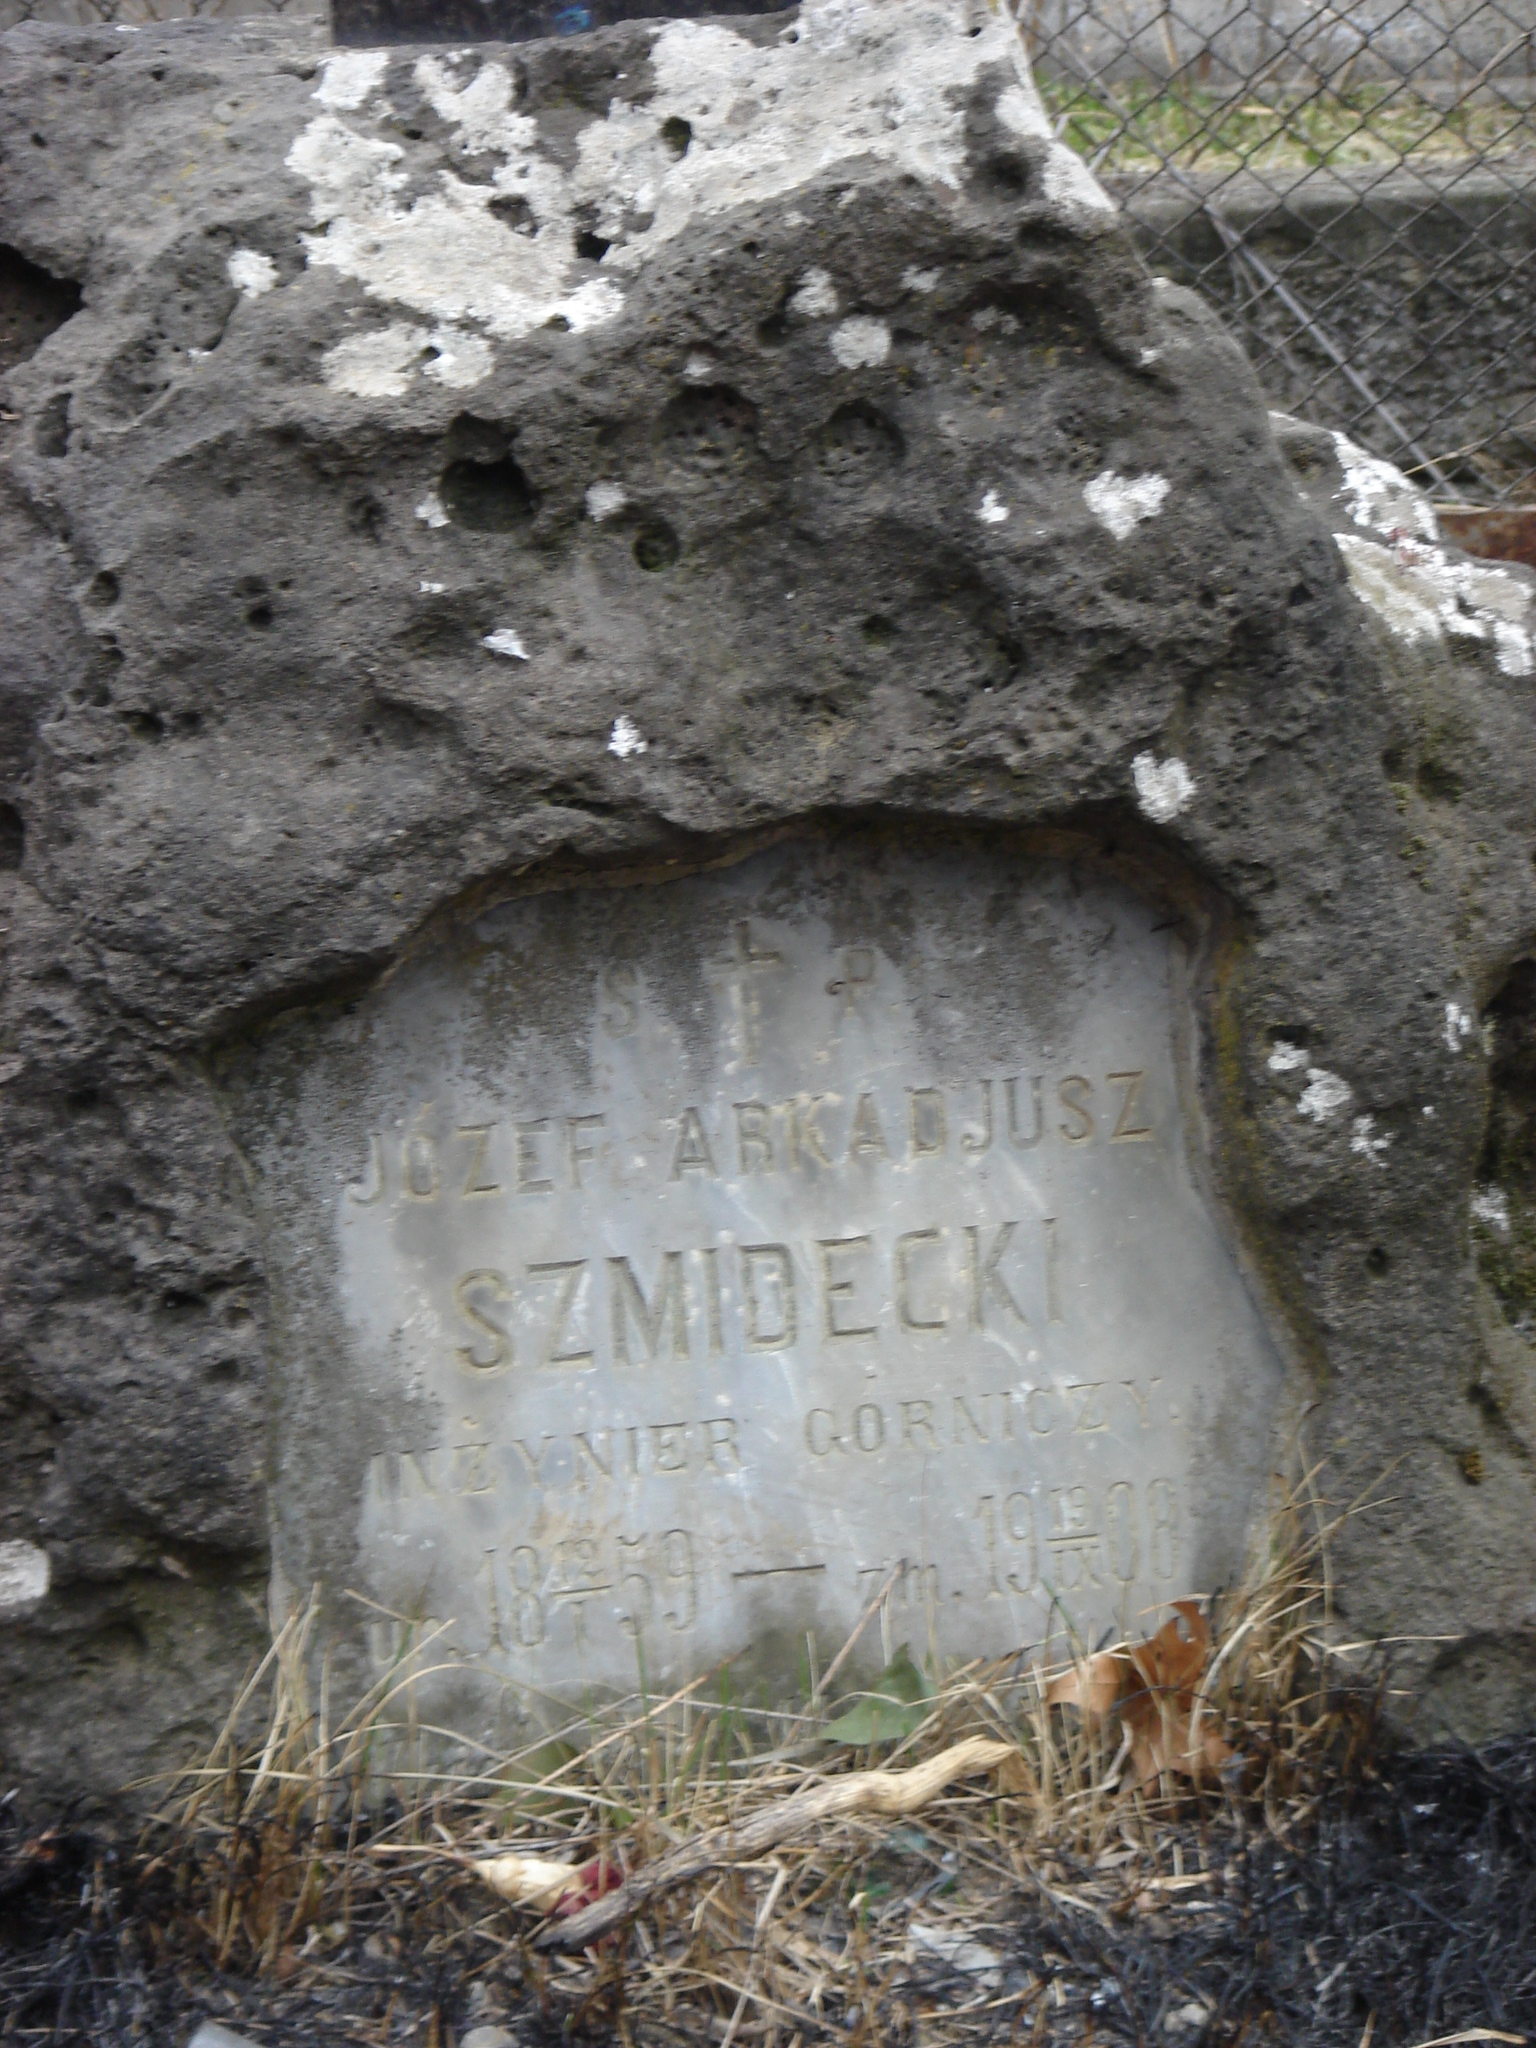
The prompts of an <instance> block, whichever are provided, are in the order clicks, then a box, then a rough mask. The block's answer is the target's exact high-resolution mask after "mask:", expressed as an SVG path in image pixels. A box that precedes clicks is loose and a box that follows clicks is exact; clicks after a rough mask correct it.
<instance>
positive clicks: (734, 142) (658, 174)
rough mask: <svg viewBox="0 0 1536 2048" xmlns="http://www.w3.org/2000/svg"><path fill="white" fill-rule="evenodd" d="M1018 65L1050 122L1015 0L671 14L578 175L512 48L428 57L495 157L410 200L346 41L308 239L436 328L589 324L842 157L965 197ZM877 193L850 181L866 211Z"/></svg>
mask: <svg viewBox="0 0 1536 2048" xmlns="http://www.w3.org/2000/svg"><path fill="white" fill-rule="evenodd" d="M999 66H1004V67H1006V68H1007V71H1008V73H1009V79H1008V83H1007V84H1006V85H1005V86H1004V88H1003V90H1002V95H1001V99H1000V101H999V110H1000V113H1001V116H1002V118H1003V119H1004V120H1005V121H1006V122H1007V124H1008V125H1009V126H1010V127H1013V128H1015V129H1018V130H1019V131H1020V132H1024V133H1028V134H1031V135H1034V136H1044V135H1048V133H1049V124H1048V122H1047V121H1046V118H1045V115H1044V112H1043V109H1042V107H1041V104H1040V100H1039V95H1038V93H1037V92H1036V90H1035V86H1034V81H1033V79H1032V78H1031V76H1030V73H1029V67H1028V64H1027V62H1026V61H1025V58H1024V54H1023V49H1022V45H1021V42H1020V39H1019V37H1018V35H1017V34H1016V32H1015V30H1014V28H1013V24H1012V22H1011V21H1010V20H1009V18H1008V16H1007V14H1006V12H1005V11H1004V10H1002V9H996V10H991V9H973V8H971V7H970V6H969V5H966V4H964V0H914V4H912V5H910V6H907V7H903V8H901V9H895V8H887V7H884V6H882V5H880V4H879V0H804V4H803V5H802V6H801V9H800V13H799V17H798V19H797V22H796V29H795V35H794V37H793V39H789V38H786V39H784V40H782V41H780V42H779V43H777V44H775V45H771V46H769V47H767V48H763V47H760V46H758V45H756V44H754V43H752V42H750V41H749V40H748V39H747V38H746V37H744V36H741V35H738V34H736V33H735V32H734V31H733V30H731V29H729V28H727V27H725V26H724V25H723V24H719V23H714V22H700V21H674V22H669V23H667V24H666V25H665V27H663V28H661V29H660V30H659V31H658V32H657V33H656V35H655V39H654V41H653V43H652V45H651V52H650V66H649V70H650V78H651V84H652V88H653V89H652V91H651V94H650V97H649V98H648V99H647V101H646V103H645V104H644V105H643V106H640V105H631V104H629V103H628V102H626V101H623V100H621V99H618V98H615V99H613V100H612V101H610V103H609V105H608V108H607V111H606V113H605V114H604V115H603V116H601V117H599V118H596V119H594V120H592V121H590V122H589V123H588V124H587V126H586V127H585V128H583V129H582V130H581V132H580V134H579V136H578V138H577V156H576V160H575V162H574V163H573V164H570V165H568V166H563V165H562V164H560V163H558V162H556V161H555V159H554V158H553V157H552V156H550V155H548V154H546V153H545V152H544V151H543V150H542V149H541V147H540V145H539V140H538V130H537V123H536V122H535V120H534V119H533V118H532V117H531V116H528V115H524V114H519V113H517V112H516V111H514V100H515V90H514V83H513V76H512V72H511V69H510V68H509V66H508V65H507V64H506V63H505V62H504V61H502V60H499V59H497V58H495V57H485V58H476V57H473V56H465V57H463V58H460V59H453V58H442V57H435V56H423V57H421V58H419V59H418V60H417V62H416V65H415V71H414V77H415V81H416V84H417V86H418V88H419V89H420V90H421V91H422V92H423V94H424V95H425V97H426V98H427V99H428V100H429V101H430V103H431V105H432V107H433V110H434V112H435V113H436V114H437V115H438V117H439V118H440V120H441V121H443V122H444V123H445V124H446V126H447V127H448V129H449V131H450V133H449V136H448V138H447V140H448V146H449V148H450V149H452V150H456V151H461V152H463V153H465V154H469V155H474V156H480V157H485V158H489V159H492V160H493V161H492V162H490V163H489V165H488V166H487V168H488V170H489V176H488V178H484V179H478V178H477V179H476V180H474V181H470V180H467V179H464V178H461V177H459V176H458V175H457V174H456V173H455V172H454V171H453V170H452V169H450V168H448V167H447V165H446V163H445V162H444V163H440V164H439V167H438V168H437V169H436V171H435V174H434V182H433V183H432V184H431V185H430V186H429V187H428V189H426V190H420V189H417V190H415V191H414V192H413V193H411V195H410V196H409V197H407V188H408V187H409V186H410V184H411V174H410V172H409V171H408V170H407V168H406V163H405V157H406V151H405V150H404V148H403V147H402V145H401V144H400V143H398V142H397V141H395V140H394V139H392V137H390V136H387V135H384V134H381V133H378V132H375V128H376V121H377V115H378V103H377V102H375V100H374V98H373V96H374V95H375V94H376V93H377V92H378V91H379V90H380V88H381V86H382V84H383V80H384V76H385V56H384V53H382V52H376V51H339V52H335V53H333V54H332V55H331V57H330V58H329V59H328V61H327V63H326V66H325V74H324V78H323V80H322V83H321V85H320V87H319V88H318V90H317V92H316V94H315V98H316V100H317V101H318V102H319V111H318V112H317V113H316V114H315V116H314V118H313V119H312V120H311V121H310V122H309V123H308V125H307V126H306V127H305V129H304V130H303V132H302V133H301V134H300V135H299V136H298V137H297V138H296V139H295V141H294V143H293V145H292V147H291V148H290V150H289V152H288V156H287V164H288V168H289V170H290V171H292V172H293V173H294V175H295V176H297V177H300V178H302V179H303V180H304V181H305V183H306V184H307V185H308V188H309V195H310V200H309V203H310V211H311V217H312V225H311V229H310V232H308V233H306V234H305V235H304V236H303V237H302V238H301V239H302V242H303V246H304V249H305V253H306V256H307V259H308V261H309V262H310V263H312V264H317V265H320V264H323V265H328V266H330V267H332V268H334V269H336V270H339V271H340V272H342V273H343V274H344V275H345V276H348V277H352V278H356V279H357V280H358V281H359V282H360V283H361V284H362V286H363V288H364V290H365V291H367V292H368V293H369V294H370V295H371V296H373V297H375V298H378V299H381V300H384V301H387V302H389V303H391V304H393V305H397V306H400V307H402V308H405V309H406V310H407V311H408V312H409V313H411V314H414V315H415V316H416V317H417V318H418V319H421V320H424V321H430V322H432V323H434V324H436V325H439V326H441V325H468V326H469V327H471V328H477V329H482V330H484V331H485V332H486V333H487V334H489V335H492V336H497V337H505V338H508V339H513V338H516V337H519V336H521V335H525V334H527V333H529V332H531V331H532V330H533V329H534V328H537V327H542V326H548V325H550V324H556V325H559V324H563V325H564V326H565V327H567V328H569V329H571V330H573V331H576V332H580V331H582V330H584V329H587V328H591V327H595V326H599V325H601V324H603V323H605V322H608V321H611V320H613V319H615V318H617V317H618V315H619V314H620V313H621V311H622V309H623V304H624V300H623V294H622V291H621V290H620V288H619V283H618V280H620V279H623V278H625V277H629V276H633V275H635V274H636V273H637V272H638V271H639V270H640V269H641V268H642V267H643V266H644V264H645V263H646V262H647V260H648V259H649V258H650V257H652V256H653V255H654V254H655V253H656V252H657V251H659V250H660V249H662V248H664V247H665V245H666V244H668V243H669V242H672V241H673V240H675V239H676V237H677V236H679V235H680V234H682V233H683V232H684V231H685V230H686V229H688V228H689V227H690V226H692V225H694V224H696V223H698V222H700V221H703V220H708V219H711V218H716V217H719V216H723V215H725V214H728V213H732V212H735V211H737V210H739V209H741V208H745V207H751V206H757V205H761V204H763V203H765V202H769V201H773V200H775V199H779V198H782V197H784V196H786V195H787V194H789V193H791V192H793V191H795V190H796V189H797V188H798V187H800V186H801V185H803V184H804V183H805V181H806V179H807V178H808V177H810V176H812V175H815V176H817V177H821V178H825V177H826V176H827V175H828V173H829V172H832V171H834V170H835V169H836V167H837V166H838V165H840V164H845V163H846V164H849V165H852V164H855V163H857V164H860V165H868V164H871V163H874V164H878V165H880V166H882V167H885V168H887V169H890V170H894V171H896V172H899V173H903V174H906V175H910V176H912V177H915V178H917V179H919V180H921V181H922V182H923V183H925V184H931V185H932V184H936V185H940V186H945V187H948V188H950V189H952V190H958V189H959V187H960V185H961V182H962V179H963V176H964V173H965V165H966V136H965V104H966V97H967V94H968V92H969V91H970V90H971V89H972V88H973V87H974V86H975V84H976V82H977V80H978V79H979V78H980V77H981V75H982V74H983V73H984V72H987V71H990V70H994V69H995V68H996V67H999ZM674 120H680V121H685V122H686V123H687V124H688V128H689V135H690V140H689V145H688V148H687V150H686V151H685V152H684V154H683V155H682V156H681V157H678V156H676V155H675V154H674V152H673V150H672V148H671V147H670V146H669V143H668V140H667V136H666V133H665V132H664V131H665V130H666V128H667V124H668V123H669V122H671V121H674ZM445 155H446V152H445ZM1062 155H1063V157H1065V158H1069V159H1070V152H1067V151H1063V152H1062ZM1071 163H1072V166H1073V168H1072V169H1071V170H1068V168H1067V167H1066V165H1065V164H1062V165H1060V166H1058V168H1057V171H1056V174H1055V175H1056V179H1057V184H1058V186H1059V189H1060V191H1061V192H1062V193H1063V195H1065V196H1064V199H1063V205H1064V207H1066V209H1067V211H1068V212H1069V213H1071V212H1072V211H1073V210H1074V209H1075V210H1076V211H1078V212H1080V211H1081V209H1082V206H1083V205H1084V204H1085V203H1090V202H1086V201H1085V187H1084V184H1083V181H1084V180H1087V182H1088V183H1089V184H1091V182H1092V181H1091V180H1088V175H1087V173H1086V171H1085V170H1084V169H1083V167H1082V165H1081V164H1078V163H1077V162H1076V160H1075V159H1071ZM858 190H859V188H858V186H857V185H853V186H850V187H849V192H848V195H847V196H848V197H849V199H850V202H851V201H853V200H855V199H856V198H857V194H858ZM509 200H516V201H518V202H520V210H521V211H522V213H523V216H524V217H523V218H522V219H521V220H519V221H516V222H515V223H514V222H509V221H507V220H504V219H502V218H501V217H500V216H499V214H498V213H497V212H496V211H493V209H494V208H496V207H497V206H498V204H499V203H500V204H501V206H502V211H503V212H505V211H507V210H508V209H507V208H506V206H505V204H504V202H506V201H509ZM1091 203H1093V204H1098V203H1101V202H1100V201H1093V202H1091ZM578 218H579V219H580V221H581V224H582V226H583V227H587V226H591V227H592V228H593V230H594V231H595V232H596V234H598V235H599V236H600V237H601V238H602V239H603V240H604V241H605V242H606V243H607V244H608V247H607V250H606V253H605V254H604V255H603V258H602V274H601V275H600V276H597V277H594V276H592V274H591V271H590V268H589V266H587V265H586V264H584V263H583V264H578V261H577V257H576V238H577V232H578V228H577V222H578ZM384 395H395V394H394V393H393V391H392V390H391V391H386V392H385V394H384Z"/></svg>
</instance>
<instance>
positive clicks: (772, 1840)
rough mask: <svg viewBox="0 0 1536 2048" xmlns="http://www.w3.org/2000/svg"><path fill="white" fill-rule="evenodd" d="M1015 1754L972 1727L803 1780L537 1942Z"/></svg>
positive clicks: (894, 1810) (617, 1917)
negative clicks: (947, 1739)
mask: <svg viewBox="0 0 1536 2048" xmlns="http://www.w3.org/2000/svg"><path fill="white" fill-rule="evenodd" d="M1018 1755H1019V1748H1018V1744H1017V1743H1013V1742H995V1741H993V1740H992V1739H991V1738H990V1737H988V1736H983V1735H973V1736H970V1737H968V1738H967V1740H966V1741H964V1742H957V1743H956V1744H955V1745H954V1747H953V1748H952V1749H946V1750H944V1751H942V1752H941V1753H940V1754H939V1755H938V1756H935V1757H930V1758H929V1759H928V1760H927V1762H926V1763H921V1764H914V1765H913V1766H912V1768H911V1769H910V1770H907V1771H854V1772H852V1773H850V1774H849V1775H848V1776H847V1777H843V1778H836V1779H834V1780H833V1781H832V1782H831V1783H830V1784H821V1785H811V1786H808V1787H807V1788H806V1790H805V1791H803V1792H796V1793H793V1794H791V1796H790V1797H789V1798H788V1799H782V1800H779V1801H778V1802H777V1803H776V1804H775V1805H773V1806H770V1807H769V1808H767V1810H766V1811H765V1812H762V1813H758V1814H754V1815H753V1817H752V1819H751V1820H749V1821H746V1822H745V1823H744V1824H743V1825H742V1826H741V1827H739V1828H733V1827H729V1826H727V1827H720V1828H713V1829H711V1830H710V1832H709V1833H708V1834H707V1835H705V1836H703V1837H702V1838H701V1839H700V1840H699V1841H697V1842H687V1843H685V1844H684V1845H683V1847H682V1848H681V1849H674V1850H673V1852H672V1854H671V1855H670V1856H663V1857H662V1858H661V1859H660V1860H659V1861H658V1862H656V1863H653V1864H651V1865H650V1866H649V1867H648V1868H647V1869H644V1870H639V1871H636V1873H635V1874H634V1876H633V1877H631V1878H629V1879H628V1880H627V1881H626V1882H625V1883H624V1884H622V1885H620V1886H619V1888H618V1890H617V1891H613V1892H610V1893H609V1894H608V1895H607V1897H606V1898H602V1899H597V1900H595V1901H594V1902H593V1904H592V1905H590V1906H587V1907H585V1908H584V1909H583V1910H582V1911H581V1912H580V1913H575V1914H573V1915H572V1916H571V1918H570V1919H569V1920H563V1921H561V1922H560V1923H559V1924H558V1925H557V1926H553V1927H546V1928H545V1930H544V1932H543V1933H542V1934H541V1935H540V1936H539V1938H538V1942H537V1944H536V1946H538V1947H539V1948H586V1947H587V1946H588V1945H589V1944H590V1943H591V1942H594V1941H596V1940H597V1938H598V1937H599V1935H603V1934H606V1933H607V1932H608V1930H609V1929H610V1928H612V1927H617V1926H619V1925H620V1924H621V1923H622V1922H623V1921H625V1920H629V1919H632V1918H633V1917H634V1915H635V1914H636V1913H638V1912H639V1911H640V1909H641V1908H642V1907H643V1906H644V1905H645V1904H646V1903H647V1902H648V1901H649V1900H651V1899H653V1898H655V1897H656V1896H657V1895H658V1894H659V1893H661V1892H664V1891H670V1890H671V1889H672V1888H673V1887H674V1886H675V1885H679V1884H684V1883H686V1882H687V1881H688V1880H689V1879H690V1878H695V1877H702V1876H703V1875H704V1874H705V1872H706V1871H710V1870H715V1869H718V1868H719V1867H720V1866H721V1865H722V1864H732V1863H747V1862H753V1861H755V1860H756V1859H757V1858H758V1857H760V1856H765V1855H766V1854H767V1853H768V1851H769V1850H770V1849H776V1848H778V1847H779V1846H780V1844H781V1843H784V1842H787V1841H790V1840H792V1839H793V1837H795V1836H796V1835H800V1834H803V1833H805V1832H806V1831H807V1830H809V1829H811V1828H814V1827H819V1826H821V1825H822V1824H823V1823H825V1822H828V1821H834V1820H846V1819H848V1818H849V1817H850V1816H852V1815H854V1814H860V1813H872V1814H879V1815H881V1816H882V1817H883V1818H886V1819H900V1818H901V1817H902V1816H904V1815H906V1814H910V1813H916V1812H917V1811H918V1810H919V1808H921V1807H923V1806H926V1805H927V1804H928V1802H929V1800H931V1799H934V1798H937V1796H938V1795H939V1793H940V1792H943V1791H945V1790H947V1788H948V1787H949V1786H951V1785H953V1784H954V1783H955V1781H956V1780H957V1779H959V1778H967V1777H971V1776H973V1775H974V1774H975V1773H977V1772H979V1771H992V1770H996V1769H997V1767H998V1765H999V1764H1003V1763H1007V1762H1008V1761H1010V1760H1011V1759H1013V1758H1015V1757H1017V1756H1018Z"/></svg>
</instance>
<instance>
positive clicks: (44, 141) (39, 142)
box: [32, 128, 48, 149]
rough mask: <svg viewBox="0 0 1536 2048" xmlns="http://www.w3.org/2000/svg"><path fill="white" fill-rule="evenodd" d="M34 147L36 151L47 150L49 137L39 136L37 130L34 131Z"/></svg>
mask: <svg viewBox="0 0 1536 2048" xmlns="http://www.w3.org/2000/svg"><path fill="white" fill-rule="evenodd" d="M32 146H33V148H34V149H46V148H47V147H48V138H47V136H46V135H39V134H38V132H37V130H36V129H35V128H34V129H33V131H32Z"/></svg>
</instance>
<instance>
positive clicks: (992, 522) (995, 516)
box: [976, 491, 1008, 526]
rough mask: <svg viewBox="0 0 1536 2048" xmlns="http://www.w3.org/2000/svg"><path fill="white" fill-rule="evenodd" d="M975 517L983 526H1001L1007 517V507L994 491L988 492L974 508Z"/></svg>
mask: <svg viewBox="0 0 1536 2048" xmlns="http://www.w3.org/2000/svg"><path fill="white" fill-rule="evenodd" d="M976 517H977V518H978V519H979V520H980V521H981V522H982V524H983V525H984V526H1001V525H1002V523H1003V521H1004V520H1005V519H1006V518H1007V517H1008V507H1007V506H1006V505H1005V504H1004V503H1003V501H1002V499H1001V498H1000V497H999V496H998V495H997V493H996V491H988V492H987V493H986V495H985V497H984V498H983V499H982V501H981V503H980V504H979V505H978V506H977V507H976Z"/></svg>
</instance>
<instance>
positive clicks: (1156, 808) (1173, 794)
mask: <svg viewBox="0 0 1536 2048" xmlns="http://www.w3.org/2000/svg"><path fill="white" fill-rule="evenodd" d="M1131 780H1132V782H1133V783H1134V784H1135V785H1136V803H1137V807H1138V808H1139V809H1140V811H1141V814H1142V816H1143V817H1145V818H1150V819H1151V820H1152V822H1153V824H1154V825H1167V824H1171V823H1172V821H1173V820H1174V819H1175V818H1176V817H1177V816H1178V815H1179V813H1180V811H1184V810H1187V809H1188V808H1189V806H1190V804H1191V803H1193V801H1194V796H1195V778H1194V776H1193V775H1191V774H1190V772H1189V770H1188V768H1187V767H1186V766H1185V765H1184V763H1183V762H1182V761H1181V760H1180V759H1179V758H1178V756H1177V755H1176V754H1170V755H1169V756H1168V759H1167V760H1166V761H1159V760H1158V758H1157V756H1156V754H1138V755H1137V756H1136V758H1135V760H1134V761H1133V762H1132V763H1131Z"/></svg>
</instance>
